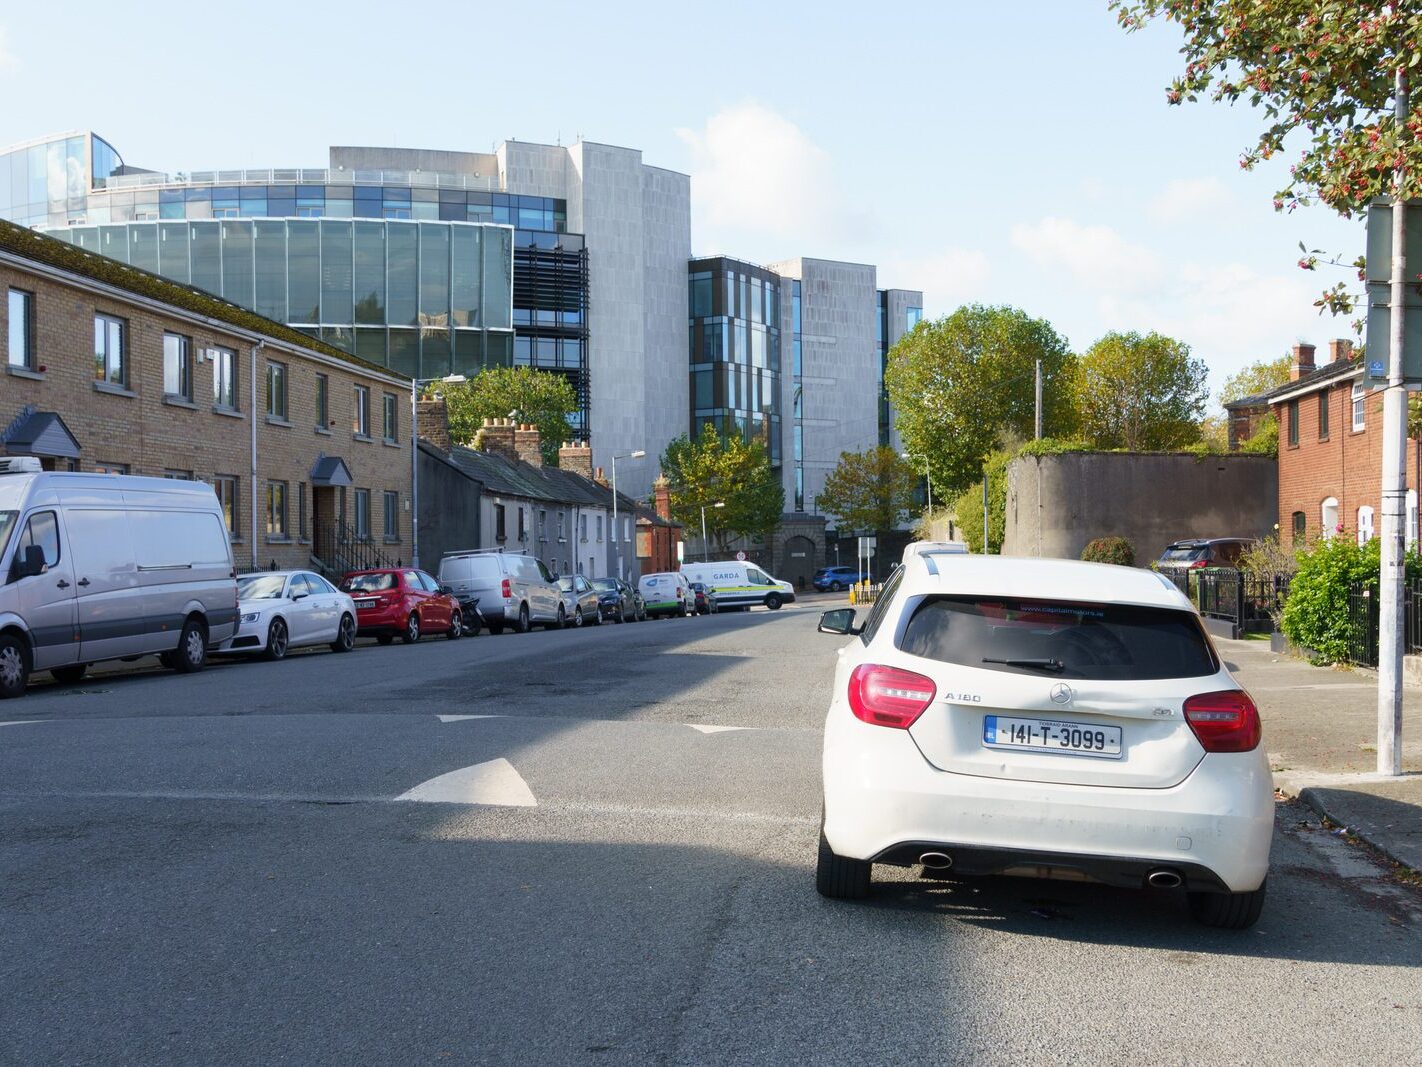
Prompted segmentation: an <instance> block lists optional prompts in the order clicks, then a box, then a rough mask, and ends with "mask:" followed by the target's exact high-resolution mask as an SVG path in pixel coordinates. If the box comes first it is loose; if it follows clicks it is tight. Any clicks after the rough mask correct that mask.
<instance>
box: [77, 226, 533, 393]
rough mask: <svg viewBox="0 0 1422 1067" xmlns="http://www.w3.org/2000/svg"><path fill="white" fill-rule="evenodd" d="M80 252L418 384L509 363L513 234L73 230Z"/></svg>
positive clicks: (494, 229) (462, 230) (474, 230)
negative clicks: (246, 312)
mask: <svg viewBox="0 0 1422 1067" xmlns="http://www.w3.org/2000/svg"><path fill="white" fill-rule="evenodd" d="M53 236H55V237H59V238H62V239H63V240H66V241H69V242H70V243H72V244H75V245H78V246H79V247H81V248H85V249H88V250H90V251H92V252H97V253H99V254H101V255H105V256H109V257H110V258H113V259H117V260H120V261H122V262H124V263H131V264H132V265H134V266H135V267H142V268H143V269H144V270H149V271H153V272H154V273H157V274H162V275H164V276H166V277H169V278H173V279H174V280H176V281H180V282H187V283H189V284H192V285H196V286H198V287H200V288H202V289H206V290H208V291H209V292H212V293H216V294H218V295H220V296H222V297H224V298H226V299H228V300H231V301H232V302H233V303H234V304H241V305H243V306H244V307H250V308H252V309H253V310H254V311H256V312H258V313H259V314H262V315H265V316H267V317H268V318H271V319H275V320H276V321H278V322H285V323H288V324H289V325H292V326H295V327H297V328H298V329H302V330H305V331H307V332H308V333H310V334H312V335H313V336H316V337H319V338H321V339H322V340H323V341H326V342H328V343H330V344H333V345H335V346H337V347H338V348H342V349H344V350H345V351H347V352H350V353H351V354H353V355H356V356H359V357H360V358H362V359H365V360H369V361H370V362H372V363H377V364H381V365H383V366H387V367H390V368H391V369H392V370H396V371H399V372H400V373H401V374H408V375H410V376H411V377H420V378H437V377H443V376H444V375H446V374H450V373H459V374H473V373H475V372H477V371H478V370H479V369H480V368H482V367H487V366H507V365H509V364H510V363H512V362H513V332H512V327H513V311H512V283H513V230H511V229H510V228H509V227H507V226H492V225H479V224H471V223H448V222H405V221H375V220H363V219H314V218H313V219H280V218H270V219H268V218H259V219H223V220H216V219H213V220H206V221H193V222H187V221H183V222H157V221H154V222H128V223H122V224H117V225H107V226H70V227H68V228H66V229H64V230H56V231H53Z"/></svg>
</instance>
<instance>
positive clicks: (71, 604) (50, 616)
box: [15, 511, 79, 670]
mask: <svg viewBox="0 0 1422 1067" xmlns="http://www.w3.org/2000/svg"><path fill="white" fill-rule="evenodd" d="M30 545H38V546H39V547H40V548H42V549H43V550H44V566H45V570H44V573H43V574H36V575H32V576H31V577H29V578H21V579H20V581H19V583H18V584H17V587H16V592H17V593H18V594H19V602H20V617H21V618H23V619H24V620H25V625H26V626H28V627H29V629H30V638H31V640H33V641H34V646H35V657H34V658H35V663H34V666H35V670H44V669H45V668H46V667H62V666H63V665H64V664H66V663H74V662H75V661H76V660H78V658H79V631H78V628H77V627H76V626H75V612H76V610H77V608H76V605H75V595H76V593H77V592H78V589H77V588H76V587H75V585H74V564H73V561H72V560H71V559H70V558H69V553H68V552H66V551H64V550H63V545H62V544H61V537H60V519H59V513H58V512H56V511H36V512H34V513H33V514H31V515H30V517H29V519H28V520H26V522H25V526H24V529H23V530H21V531H20V539H19V542H18V543H17V544H16V546H15V558H16V559H20V558H21V557H22V556H23V555H24V552H25V549H26V548H28V547H29V546H30Z"/></svg>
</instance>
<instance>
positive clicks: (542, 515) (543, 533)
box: [538, 508, 548, 541]
mask: <svg viewBox="0 0 1422 1067" xmlns="http://www.w3.org/2000/svg"><path fill="white" fill-rule="evenodd" d="M538 540H539V541H547V540H548V512H546V511H544V510H543V509H541V508H540V509H539V511H538Z"/></svg>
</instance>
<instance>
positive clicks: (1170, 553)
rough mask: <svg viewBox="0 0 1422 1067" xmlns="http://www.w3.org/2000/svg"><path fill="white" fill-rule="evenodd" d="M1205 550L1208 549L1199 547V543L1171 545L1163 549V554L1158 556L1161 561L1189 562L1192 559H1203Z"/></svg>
mask: <svg viewBox="0 0 1422 1067" xmlns="http://www.w3.org/2000/svg"><path fill="white" fill-rule="evenodd" d="M1207 551H1208V549H1205V548H1201V547H1200V546H1199V545H1181V546H1180V547H1178V548H1177V547H1176V546H1175V545H1171V546H1170V547H1169V548H1167V549H1166V550H1165V555H1163V556H1161V557H1160V558H1161V560H1162V561H1166V560H1168V561H1171V562H1175V561H1179V562H1182V563H1189V562H1190V561H1192V560H1197V559H1204V558H1205V553H1206V552H1207Z"/></svg>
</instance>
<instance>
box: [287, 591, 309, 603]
mask: <svg viewBox="0 0 1422 1067" xmlns="http://www.w3.org/2000/svg"><path fill="white" fill-rule="evenodd" d="M310 595H311V594H310V593H292V594H291V602H292V603H293V604H295V603H296V602H297V601H298V600H305V599H306V598H307V597H309V596H310Z"/></svg>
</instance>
